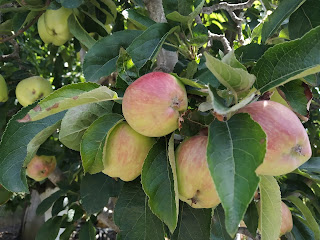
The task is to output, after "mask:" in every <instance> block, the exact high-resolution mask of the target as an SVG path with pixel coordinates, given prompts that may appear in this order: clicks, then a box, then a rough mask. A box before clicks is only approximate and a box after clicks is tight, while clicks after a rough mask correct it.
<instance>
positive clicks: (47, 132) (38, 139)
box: [23, 121, 60, 167]
mask: <svg viewBox="0 0 320 240" xmlns="http://www.w3.org/2000/svg"><path fill="white" fill-rule="evenodd" d="M59 126H60V121H58V122H56V123H55V124H53V125H52V126H49V127H47V128H45V129H43V130H42V131H40V132H39V133H38V134H37V135H36V136H35V137H34V138H33V139H32V140H31V141H30V142H29V143H28V145H27V156H26V158H25V159H24V163H23V167H26V166H27V165H28V163H29V162H30V161H31V159H32V158H33V157H34V155H36V153H37V151H38V149H39V147H40V145H41V144H43V143H44V142H45V141H46V140H47V139H48V138H49V137H50V136H51V135H52V134H53V133H54V132H56V131H57V129H58V128H59Z"/></svg>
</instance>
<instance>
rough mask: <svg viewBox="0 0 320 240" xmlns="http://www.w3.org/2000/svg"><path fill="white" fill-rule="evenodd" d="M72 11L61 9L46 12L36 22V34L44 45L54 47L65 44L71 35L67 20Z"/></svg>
mask: <svg viewBox="0 0 320 240" xmlns="http://www.w3.org/2000/svg"><path fill="white" fill-rule="evenodd" d="M71 14H72V10H71V9H68V8H64V7H61V8H59V9H58V10H47V11H46V12H45V13H44V14H42V15H41V17H40V18H39V20H38V32H39V35H40V38H41V39H42V41H43V42H45V43H52V44H54V45H56V46H61V45H63V44H65V43H66V42H67V41H68V40H69V39H70V38H72V34H71V33H70V30H69V26H68V18H69V16H70V15H71Z"/></svg>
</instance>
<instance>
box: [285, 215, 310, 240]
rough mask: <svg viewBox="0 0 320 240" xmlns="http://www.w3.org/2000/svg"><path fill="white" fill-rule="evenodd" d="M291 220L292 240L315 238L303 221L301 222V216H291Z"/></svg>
mask: <svg viewBox="0 0 320 240" xmlns="http://www.w3.org/2000/svg"><path fill="white" fill-rule="evenodd" d="M292 220H293V228H292V231H291V232H292V234H293V236H294V238H295V239H294V240H310V239H315V237H314V233H313V232H312V231H311V229H310V228H309V227H308V226H307V225H306V224H305V223H303V221H302V220H303V219H301V217H296V216H292Z"/></svg>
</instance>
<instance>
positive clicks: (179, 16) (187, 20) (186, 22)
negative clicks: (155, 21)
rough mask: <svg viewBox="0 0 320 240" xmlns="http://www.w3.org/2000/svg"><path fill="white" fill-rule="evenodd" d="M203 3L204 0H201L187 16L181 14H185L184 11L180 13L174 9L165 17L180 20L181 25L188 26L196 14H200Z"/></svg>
mask: <svg viewBox="0 0 320 240" xmlns="http://www.w3.org/2000/svg"><path fill="white" fill-rule="evenodd" d="M180 2H181V1H180ZM204 3H205V0H202V1H201V2H200V4H199V5H198V6H197V7H195V9H194V10H193V11H192V12H191V13H190V14H189V15H187V16H184V15H183V14H186V13H185V12H181V14H180V12H177V11H174V12H171V13H169V14H168V15H167V16H166V17H167V19H169V20H172V21H176V22H180V23H181V24H183V25H187V26H190V25H191V23H192V22H193V20H194V19H195V18H196V16H198V15H199V14H200V12H201V10H202V7H203V5H204ZM179 10H180V9H179Z"/></svg>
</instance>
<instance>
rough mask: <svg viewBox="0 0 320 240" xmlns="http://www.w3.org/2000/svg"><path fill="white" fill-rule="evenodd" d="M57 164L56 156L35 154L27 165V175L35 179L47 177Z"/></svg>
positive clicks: (40, 179)
mask: <svg viewBox="0 0 320 240" xmlns="http://www.w3.org/2000/svg"><path fill="white" fill-rule="evenodd" d="M56 165H57V160H56V157H55V156H37V155H36V156H34V157H33V158H32V159H31V161H30V162H29V163H28V165H27V176H28V177H30V178H32V179H34V180H35V181H42V180H44V179H46V178H47V177H48V176H49V175H50V173H52V172H53V171H54V169H55V168H56Z"/></svg>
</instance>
